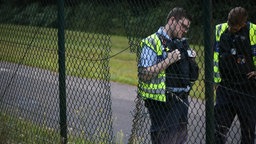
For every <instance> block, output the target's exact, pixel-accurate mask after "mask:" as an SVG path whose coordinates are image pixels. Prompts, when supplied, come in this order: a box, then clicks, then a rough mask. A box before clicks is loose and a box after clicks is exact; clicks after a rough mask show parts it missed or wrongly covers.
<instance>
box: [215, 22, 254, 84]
mask: <svg viewBox="0 0 256 144" xmlns="http://www.w3.org/2000/svg"><path fill="white" fill-rule="evenodd" d="M249 24H250V27H249V37H250V45H251V48H252V56H253V63H254V65H255V66H256V25H255V24H253V23H249ZM227 28H228V24H227V23H223V24H219V25H216V31H215V36H216V37H215V38H216V44H217V45H216V48H215V49H214V53H213V62H214V67H213V72H214V82H215V83H219V82H221V78H220V71H219V47H218V43H219V41H220V37H221V35H222V33H223V32H224V31H225V30H226V29H227Z"/></svg>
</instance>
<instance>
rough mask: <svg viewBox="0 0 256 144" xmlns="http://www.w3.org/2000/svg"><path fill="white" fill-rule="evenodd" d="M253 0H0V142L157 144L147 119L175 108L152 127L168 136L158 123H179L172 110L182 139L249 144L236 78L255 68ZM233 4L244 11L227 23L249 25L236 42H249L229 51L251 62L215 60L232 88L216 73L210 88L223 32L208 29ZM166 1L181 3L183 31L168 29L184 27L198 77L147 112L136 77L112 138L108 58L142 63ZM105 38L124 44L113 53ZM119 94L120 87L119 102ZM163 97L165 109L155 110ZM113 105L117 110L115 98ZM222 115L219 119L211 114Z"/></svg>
mask: <svg viewBox="0 0 256 144" xmlns="http://www.w3.org/2000/svg"><path fill="white" fill-rule="evenodd" d="M255 4H256V3H255V1H254V0H248V1H246V2H244V1H239V0H223V1H211V0H202V1H201V0H194V1H188V0H172V1H168V0H149V1H144V0H132V1H129V0H111V1H103V0H72V1H71V0H58V1H53V0H0V60H1V61H0V143H88V144H89V143H92V144H94V143H95V144H99V143H100V144H108V143H116V144H123V143H130V144H140V143H145V144H151V143H158V142H154V140H155V139H159V140H160V141H164V140H166V139H165V138H166V137H164V136H163V135H160V134H159V133H157V135H155V136H156V137H154V133H155V131H154V127H152V126H155V125H154V124H155V123H154V122H155V121H154V120H157V119H158V118H161V117H164V118H165V117H166V115H165V114H170V113H168V112H166V111H167V110H169V109H173V108H174V106H175V105H178V106H176V110H175V111H173V112H172V113H171V115H169V116H168V118H166V119H164V120H163V121H160V124H166V122H167V123H171V124H170V125H168V124H167V125H163V126H162V127H161V126H159V127H157V130H158V131H161V132H167V133H168V131H166V130H168V128H169V130H170V127H172V126H177V123H182V121H181V120H182V119H179V118H178V116H179V115H181V114H182V113H183V114H185V117H184V119H185V121H184V123H185V127H186V129H187V131H186V132H187V136H184V137H182V140H184V143H189V144H194V143H195V144H204V143H207V144H210V143H214V140H216V138H218V137H215V136H219V137H221V138H222V139H223V140H225V141H226V143H230V144H231V143H232V144H233V143H240V142H242V141H243V142H245V143H246V142H247V143H249V141H248V139H249V138H252V139H254V137H255V124H254V122H255V121H256V118H255V117H256V114H255V113H254V112H256V107H255V102H256V99H255V96H256V94H255V93H256V92H255V91H254V89H255V87H256V84H255V83H256V82H255V79H254V80H250V82H249V84H248V83H247V82H245V83H240V82H243V81H242V80H244V79H242V78H241V77H236V76H237V75H239V74H241V75H244V76H245V77H246V74H247V73H248V71H253V70H254V71H256V68H255V67H256V53H255V51H256V38H255V37H256V29H254V28H255V27H256V26H255V27H254V26H253V23H254V24H255V23H256V18H255V15H256V9H255V8H254V5H255ZM238 6H241V7H243V8H245V9H246V10H247V12H248V22H246V21H244V22H243V20H242V19H239V21H238V23H239V24H237V25H234V26H238V27H239V28H242V27H243V26H244V25H243V24H245V25H246V26H249V27H248V29H249V31H248V33H246V34H248V35H245V36H244V37H242V39H243V38H247V39H249V40H250V42H249V43H247V44H248V45H249V48H250V49H249V50H240V51H239V50H237V51H236V52H237V53H235V54H233V55H235V56H237V57H236V58H237V59H235V61H236V63H239V64H241V63H242V62H243V63H246V64H247V63H251V67H249V68H248V67H246V68H245V70H244V69H242V66H241V65H240V66H241V67H240V68H237V69H236V70H237V71H236V72H234V71H231V70H232V69H235V68H234V66H232V65H231V64H228V65H224V66H223V64H222V68H219V69H218V70H220V71H221V72H220V75H224V74H223V71H224V70H223V68H228V69H225V70H226V71H225V74H227V75H228V76H232V79H234V80H236V83H239V84H237V85H236V86H233V85H230V84H226V83H224V82H225V78H230V77H224V80H222V82H221V84H219V85H218V87H217V92H216V91H215V90H216V87H215V86H216V85H215V84H214V80H215V78H216V77H214V76H216V74H219V73H218V72H217V71H216V67H215V66H216V65H217V66H219V65H218V64H220V63H219V62H220V61H221V60H220V59H218V58H220V57H219V55H221V53H218V52H220V51H217V49H216V48H215V46H216V41H217V44H218V45H221V44H220V43H221V41H218V38H217V37H216V35H217V34H218V33H217V32H219V31H221V30H222V31H224V30H225V29H224V28H223V29H221V28H219V27H217V28H219V29H220V30H219V31H218V29H217V28H216V27H215V26H216V25H218V24H222V23H226V22H227V20H228V13H229V12H230V10H231V9H232V8H234V7H238ZM174 7H182V8H184V9H185V10H186V11H187V13H188V14H189V15H191V24H190V28H189V29H187V28H186V27H188V25H186V23H184V21H180V23H179V24H182V27H183V28H180V29H178V32H179V30H183V32H185V31H186V32H187V34H186V35H185V37H186V38H187V41H188V43H189V48H190V49H193V50H194V51H195V52H196V58H195V62H196V63H197V65H198V67H199V76H198V78H197V80H196V81H194V82H193V83H192V84H191V85H190V86H191V89H190V91H189V93H188V97H187V99H186V98H184V97H179V95H177V94H175V95H174V94H173V93H175V92H174V91H172V90H170V91H168V93H169V92H170V93H171V94H168V95H172V96H177V98H176V100H174V98H173V97H172V98H170V97H168V98H167V102H157V101H158V100H153V102H152V100H151V102H150V104H151V108H149V105H148V104H149V102H148V101H149V99H154V97H150V98H149V97H147V98H146V97H145V96H142V95H141V88H142V87H143V86H141V85H144V84H147V82H145V81H141V79H139V78H136V80H135V81H136V86H138V88H137V87H136V86H133V87H136V91H134V95H131V97H135V99H134V101H132V102H131V106H132V109H131V111H130V113H126V114H125V115H127V116H128V117H131V118H132V119H131V121H130V123H131V125H130V127H129V128H128V129H129V131H128V132H125V135H122V134H120V133H119V132H117V131H119V130H120V129H118V128H115V126H116V124H115V122H116V121H115V118H114V117H115V116H114V115H113V111H114V108H117V106H115V107H114V106H113V95H112V93H111V87H112V85H111V82H112V77H111V76H112V75H113V74H112V73H111V65H110V61H111V59H112V58H114V57H115V56H118V55H119V54H121V53H122V52H124V51H126V50H127V49H129V50H130V52H129V53H130V54H132V55H136V56H135V57H137V58H136V59H134V60H131V61H136V63H137V64H138V65H139V67H140V66H142V64H141V54H142V49H143V45H141V42H142V40H143V39H144V38H146V37H148V36H150V35H151V34H154V33H156V32H157V31H158V29H159V28H160V27H161V26H165V25H166V23H167V21H168V20H169V19H167V15H168V13H169V12H170V10H171V9H172V8H174ZM240 21H241V22H240ZM236 22H237V21H236ZM236 22H235V23H236ZM249 22H251V23H249ZM250 24H251V25H250ZM223 25H225V24H223ZM226 26H227V25H226ZM246 26H245V27H246ZM171 27H172V25H168V27H166V28H167V29H170V28H171ZM223 27H224V26H223ZM246 28H247V27H246ZM114 36H115V37H125V38H126V39H127V42H128V43H127V46H123V47H124V48H123V49H121V50H120V49H119V50H120V51H118V52H116V51H115V53H114V54H113V51H112V48H113V45H115V43H113V40H112V38H113V37H114ZM172 36H173V35H172ZM247 36H248V37H247ZM151 38H152V39H154V37H151ZM247 42H248V41H247ZM223 44H224V45H225V44H227V42H226V43H225V42H224V43H223ZM116 45H118V44H116ZM162 45H163V44H162V43H160V45H157V44H156V45H155V46H156V47H157V46H159V47H161V46H162ZM152 47H153V46H152ZM244 47H245V46H244ZM245 51H246V52H247V53H246V52H245ZM232 52H234V51H232ZM250 52H251V53H250ZM231 54H232V53H231ZM239 56H244V58H243V57H239ZM146 57H149V58H150V57H151V58H152V57H154V55H151V54H148V55H146ZM216 58H217V59H216ZM233 58H234V56H233ZM239 58H240V59H239ZM247 58H248V59H247ZM247 61H248V62H247ZM249 61H250V62H249ZM148 64H149V65H150V63H148ZM114 65H115V64H114ZM122 65H125V64H122ZM136 67H137V66H136ZM155 68H156V67H155ZM248 69H249V70H248ZM229 70H230V71H229ZM246 70H248V71H246ZM140 72H141V71H140V68H138V73H135V75H138V77H140ZM166 73H167V71H166ZM221 73H222V74H221ZM255 73H256V72H255ZM166 75H168V74H166ZM255 75H256V74H255ZM178 77H179V80H181V79H182V80H186V79H187V78H188V77H186V76H184V75H181V76H178ZM167 78H168V77H166V79H167ZM138 79H139V80H138ZM156 82H157V81H156ZM177 82H179V81H177ZM164 83H165V82H164ZM232 83H233V82H232ZM144 88H145V87H144ZM123 89H126V88H123ZM165 92H166V91H164V93H165ZM122 93H123V91H122V89H120V91H119V95H121V98H123V97H122ZM166 95H167V94H166ZM216 95H217V97H216ZM183 98H184V99H183ZM221 98H222V99H221ZM186 100H187V101H186ZM184 101H185V102H184ZM126 102H127V101H126ZM221 102H223V103H221ZM127 103H128V102H127ZM155 103H158V104H155ZM159 103H161V104H160V105H159ZM163 103H168V104H170V105H169V107H167V108H161V106H162V104H163ZM152 104H153V105H152ZM225 104H226V105H225ZM156 105H159V106H160V107H156ZM180 105H183V107H182V106H180ZM216 107H218V108H219V109H217V108H216ZM117 109H119V110H122V109H124V106H123V105H121V104H120V105H118V108H117ZM182 109H183V110H184V109H185V111H182ZM152 111H155V113H154V112H152ZM224 111H225V112H226V115H225V114H223V115H221V114H222V113H221V112H224ZM165 112H166V113H165ZM154 114H155V115H154ZM152 117H153V118H152ZM154 117H155V118H156V119H154ZM216 119H217V120H219V121H215V120H216ZM171 120H174V121H175V120H177V121H176V122H174V121H171ZM158 122H159V121H158ZM121 123H122V124H125V123H127V121H124V122H121ZM155 128H156V127H155ZM116 129H118V130H117V131H116ZM171 129H172V130H176V131H178V129H176V127H174V128H173V127H172V128H171ZM186 132H185V133H186ZM177 134H180V133H177ZM160 136H162V137H160ZM176 136H179V135H176ZM242 136H243V137H242ZM248 137H249V138H248ZM154 138H155V139H154ZM167 138H168V137H167ZM169 140H171V143H174V140H173V139H172V138H170V137H169ZM220 140H221V139H220ZM215 142H216V143H218V142H219V141H217V140H216V141H215ZM159 143H160V142H159ZM163 143H167V142H166V141H165V142H163ZM252 143H253V142H252ZM254 143H256V142H254Z"/></svg>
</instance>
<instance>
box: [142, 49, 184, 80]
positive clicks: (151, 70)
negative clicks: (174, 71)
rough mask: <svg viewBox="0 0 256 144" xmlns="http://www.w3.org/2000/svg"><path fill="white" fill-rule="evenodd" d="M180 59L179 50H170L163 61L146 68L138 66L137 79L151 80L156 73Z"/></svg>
mask: <svg viewBox="0 0 256 144" xmlns="http://www.w3.org/2000/svg"><path fill="white" fill-rule="evenodd" d="M178 60H180V51H179V50H177V49H176V50H174V51H172V52H168V53H167V58H166V59H164V60H163V61H161V62H159V63H157V64H155V65H153V66H150V67H146V68H141V67H140V68H139V75H138V76H139V79H140V80H142V81H148V80H151V79H152V78H154V77H156V76H157V75H158V73H160V72H161V71H163V70H165V69H166V68H167V67H168V66H170V65H171V64H173V63H175V62H177V61H178Z"/></svg>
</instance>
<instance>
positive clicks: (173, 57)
mask: <svg viewBox="0 0 256 144" xmlns="http://www.w3.org/2000/svg"><path fill="white" fill-rule="evenodd" d="M167 58H168V59H169V61H170V63H175V62H177V61H178V60H180V58H181V54H180V51H179V50H178V49H175V50H173V51H172V52H168V53H167Z"/></svg>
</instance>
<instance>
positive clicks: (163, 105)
mask: <svg viewBox="0 0 256 144" xmlns="http://www.w3.org/2000/svg"><path fill="white" fill-rule="evenodd" d="M166 96H167V101H166V102H159V101H155V100H150V99H148V100H146V101H145V105H146V107H147V108H148V111H149V114H150V119H151V140H152V144H183V143H185V142H186V140H187V123H188V119H187V114H188V93H186V92H182V93H171V92H166Z"/></svg>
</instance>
